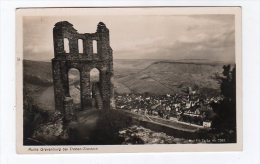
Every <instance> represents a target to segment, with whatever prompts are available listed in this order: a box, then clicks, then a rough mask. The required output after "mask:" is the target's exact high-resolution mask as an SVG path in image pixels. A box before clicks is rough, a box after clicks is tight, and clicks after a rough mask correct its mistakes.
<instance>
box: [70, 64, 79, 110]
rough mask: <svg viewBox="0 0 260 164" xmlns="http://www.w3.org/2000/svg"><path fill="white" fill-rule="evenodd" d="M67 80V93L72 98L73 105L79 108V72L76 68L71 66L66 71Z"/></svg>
mask: <svg viewBox="0 0 260 164" xmlns="http://www.w3.org/2000/svg"><path fill="white" fill-rule="evenodd" d="M68 80H69V93H70V96H71V98H72V99H73V104H74V105H75V107H77V108H80V105H81V104H80V103H81V96H80V72H79V70H78V69H75V68H71V69H70V70H69V72H68Z"/></svg>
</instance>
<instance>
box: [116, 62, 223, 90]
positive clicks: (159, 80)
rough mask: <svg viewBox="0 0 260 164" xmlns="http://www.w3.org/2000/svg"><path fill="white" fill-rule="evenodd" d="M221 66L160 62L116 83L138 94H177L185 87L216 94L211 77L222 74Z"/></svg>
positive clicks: (214, 84)
mask: <svg viewBox="0 0 260 164" xmlns="http://www.w3.org/2000/svg"><path fill="white" fill-rule="evenodd" d="M222 66H223V65H221V64H198V63H179V62H165V61H160V62H154V63H153V64H151V65H150V66H148V67H147V68H145V69H143V70H142V71H140V72H138V73H136V74H132V75H129V76H125V77H123V78H120V79H118V82H119V83H122V84H124V85H125V86H127V87H128V88H129V89H130V90H132V91H134V92H138V93H144V92H149V93H154V94H167V93H178V92H182V91H183V89H185V88H187V87H192V88H198V89H200V90H206V91H205V92H207V91H209V90H211V91H213V90H215V91H216V92H218V90H219V85H218V83H217V81H216V80H214V79H213V78H212V77H213V76H214V74H215V73H217V72H219V73H220V72H222Z"/></svg>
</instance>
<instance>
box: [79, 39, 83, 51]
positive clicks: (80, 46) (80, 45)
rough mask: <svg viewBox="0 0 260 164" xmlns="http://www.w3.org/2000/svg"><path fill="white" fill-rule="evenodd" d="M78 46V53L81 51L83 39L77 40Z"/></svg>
mask: <svg viewBox="0 0 260 164" xmlns="http://www.w3.org/2000/svg"><path fill="white" fill-rule="evenodd" d="M78 46H79V47H78V48H79V53H83V40H82V39H79V40H78Z"/></svg>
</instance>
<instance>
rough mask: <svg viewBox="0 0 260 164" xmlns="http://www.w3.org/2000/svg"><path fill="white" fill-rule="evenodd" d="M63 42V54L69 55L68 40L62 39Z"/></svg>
mask: <svg viewBox="0 0 260 164" xmlns="http://www.w3.org/2000/svg"><path fill="white" fill-rule="evenodd" d="M63 41H64V51H65V53H70V46H69V39H68V38H64V39H63Z"/></svg>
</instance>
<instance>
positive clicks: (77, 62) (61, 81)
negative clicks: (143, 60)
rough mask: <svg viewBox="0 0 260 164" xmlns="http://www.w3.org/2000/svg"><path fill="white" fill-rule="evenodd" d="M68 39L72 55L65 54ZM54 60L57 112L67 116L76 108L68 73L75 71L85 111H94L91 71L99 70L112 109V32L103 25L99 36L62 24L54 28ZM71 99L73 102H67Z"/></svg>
mask: <svg viewBox="0 0 260 164" xmlns="http://www.w3.org/2000/svg"><path fill="white" fill-rule="evenodd" d="M65 38H66V39H68V42H69V52H65V46H64V39H65ZM93 40H95V41H96V42H97V53H94V52H93ZM79 41H82V43H83V44H82V45H83V52H82V53H80V51H79V45H78V42H79ZM53 43H54V56H55V57H54V58H53V59H52V70H53V83H54V95H55V108H56V110H59V111H61V112H62V113H64V112H65V111H66V110H67V111H71V109H65V108H72V105H69V104H68V103H71V102H72V101H71V99H69V97H70V93H69V79H68V72H69V70H70V69H71V68H75V69H78V70H79V72H80V93H81V94H80V95H81V110H87V109H90V108H91V105H92V100H91V99H92V98H91V92H92V91H91V88H90V70H91V69H93V68H97V69H98V70H99V73H100V74H99V76H100V81H99V88H100V92H101V93H100V94H101V98H102V103H103V108H104V109H106V110H108V109H110V108H111V101H112V99H113V84H112V83H111V78H112V76H113V56H112V49H111V47H110V42H109V30H108V28H107V27H106V25H105V24H104V23H102V22H100V23H99V24H98V26H97V30H96V32H95V33H83V34H81V33H78V32H77V30H75V29H74V28H73V25H72V24H70V23H69V22H67V21H62V22H58V23H56V24H55V27H54V28H53ZM67 100H69V102H66V101H67Z"/></svg>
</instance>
